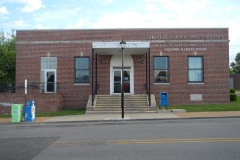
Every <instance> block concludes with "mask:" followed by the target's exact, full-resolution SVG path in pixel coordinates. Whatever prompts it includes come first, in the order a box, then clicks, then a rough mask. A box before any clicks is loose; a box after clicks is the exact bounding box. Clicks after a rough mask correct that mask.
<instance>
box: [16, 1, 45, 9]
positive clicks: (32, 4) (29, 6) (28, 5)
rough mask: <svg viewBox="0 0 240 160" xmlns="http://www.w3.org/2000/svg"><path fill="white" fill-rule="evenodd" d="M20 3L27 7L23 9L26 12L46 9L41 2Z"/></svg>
mask: <svg viewBox="0 0 240 160" xmlns="http://www.w3.org/2000/svg"><path fill="white" fill-rule="evenodd" d="M19 2H20V3H23V4H24V5H25V6H24V7H23V8H22V11H24V12H33V11H37V10H39V9H40V8H42V7H44V5H43V4H42V1H41V0H19Z"/></svg>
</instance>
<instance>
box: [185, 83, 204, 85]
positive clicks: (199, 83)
mask: <svg viewBox="0 0 240 160" xmlns="http://www.w3.org/2000/svg"><path fill="white" fill-rule="evenodd" d="M188 84H200V85H201V84H204V83H188Z"/></svg>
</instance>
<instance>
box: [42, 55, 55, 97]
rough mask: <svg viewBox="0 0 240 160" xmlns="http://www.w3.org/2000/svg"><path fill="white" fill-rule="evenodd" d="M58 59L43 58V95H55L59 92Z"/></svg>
mask: <svg viewBox="0 0 240 160" xmlns="http://www.w3.org/2000/svg"><path fill="white" fill-rule="evenodd" d="M56 69H57V57H41V75H40V81H41V87H40V92H41V93H55V92H56V91H57V85H56V83H57V78H56V76H57V75H56V73H57V72H56Z"/></svg>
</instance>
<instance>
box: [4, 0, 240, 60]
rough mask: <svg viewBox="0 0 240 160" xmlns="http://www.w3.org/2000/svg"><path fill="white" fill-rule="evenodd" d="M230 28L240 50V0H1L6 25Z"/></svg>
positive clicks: (231, 49) (233, 49)
mask: <svg viewBox="0 0 240 160" xmlns="http://www.w3.org/2000/svg"><path fill="white" fill-rule="evenodd" d="M109 28H229V39H230V47H229V61H230V62H232V61H234V58H235V57H236V54H237V53H238V52H240V0H201V1H200V0H0V29H2V30H3V31H5V32H10V31H11V30H12V29H15V30H20V29H21V30H22V29H109Z"/></svg>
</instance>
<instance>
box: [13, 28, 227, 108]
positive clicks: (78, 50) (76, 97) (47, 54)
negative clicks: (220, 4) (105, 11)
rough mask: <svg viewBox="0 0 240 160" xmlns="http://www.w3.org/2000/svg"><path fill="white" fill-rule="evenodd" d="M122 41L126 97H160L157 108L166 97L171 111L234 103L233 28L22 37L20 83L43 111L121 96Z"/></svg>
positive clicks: (41, 32)
mask: <svg viewBox="0 0 240 160" xmlns="http://www.w3.org/2000/svg"><path fill="white" fill-rule="evenodd" d="M122 40H124V41H125V42H126V47H125V49H124V74H123V75H124V76H123V79H124V93H125V95H126V96H131V95H136V94H145V95H149V97H151V96H150V95H152V96H153V95H154V96H153V98H155V100H156V103H157V104H158V103H159V93H160V92H167V93H168V96H169V104H170V105H180V104H188V105H189V104H207V103H208V104H209V103H210V104H213V103H228V102H229V37H228V29H227V28H204V29H203V28H198V29H197V28H196V29H189V28H185V29H86V30H17V42H16V43H17V44H16V83H17V84H24V80H25V79H27V80H28V86H29V87H28V90H29V91H28V97H29V98H33V99H34V100H35V104H36V106H38V108H39V110H40V111H49V110H50V108H51V106H55V109H52V110H51V111H55V110H58V109H59V108H61V107H64V108H80V107H82V108H84V107H86V105H87V103H88V99H89V97H91V96H92V97H94V96H95V95H96V94H97V95H119V94H120V93H121V78H122V72H121V71H122V70H121V67H122V56H121V55H122V49H121V47H120V42H121V41H122ZM17 93H18V94H23V89H22V90H21V89H19V90H17ZM17 93H16V94H17Z"/></svg>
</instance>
